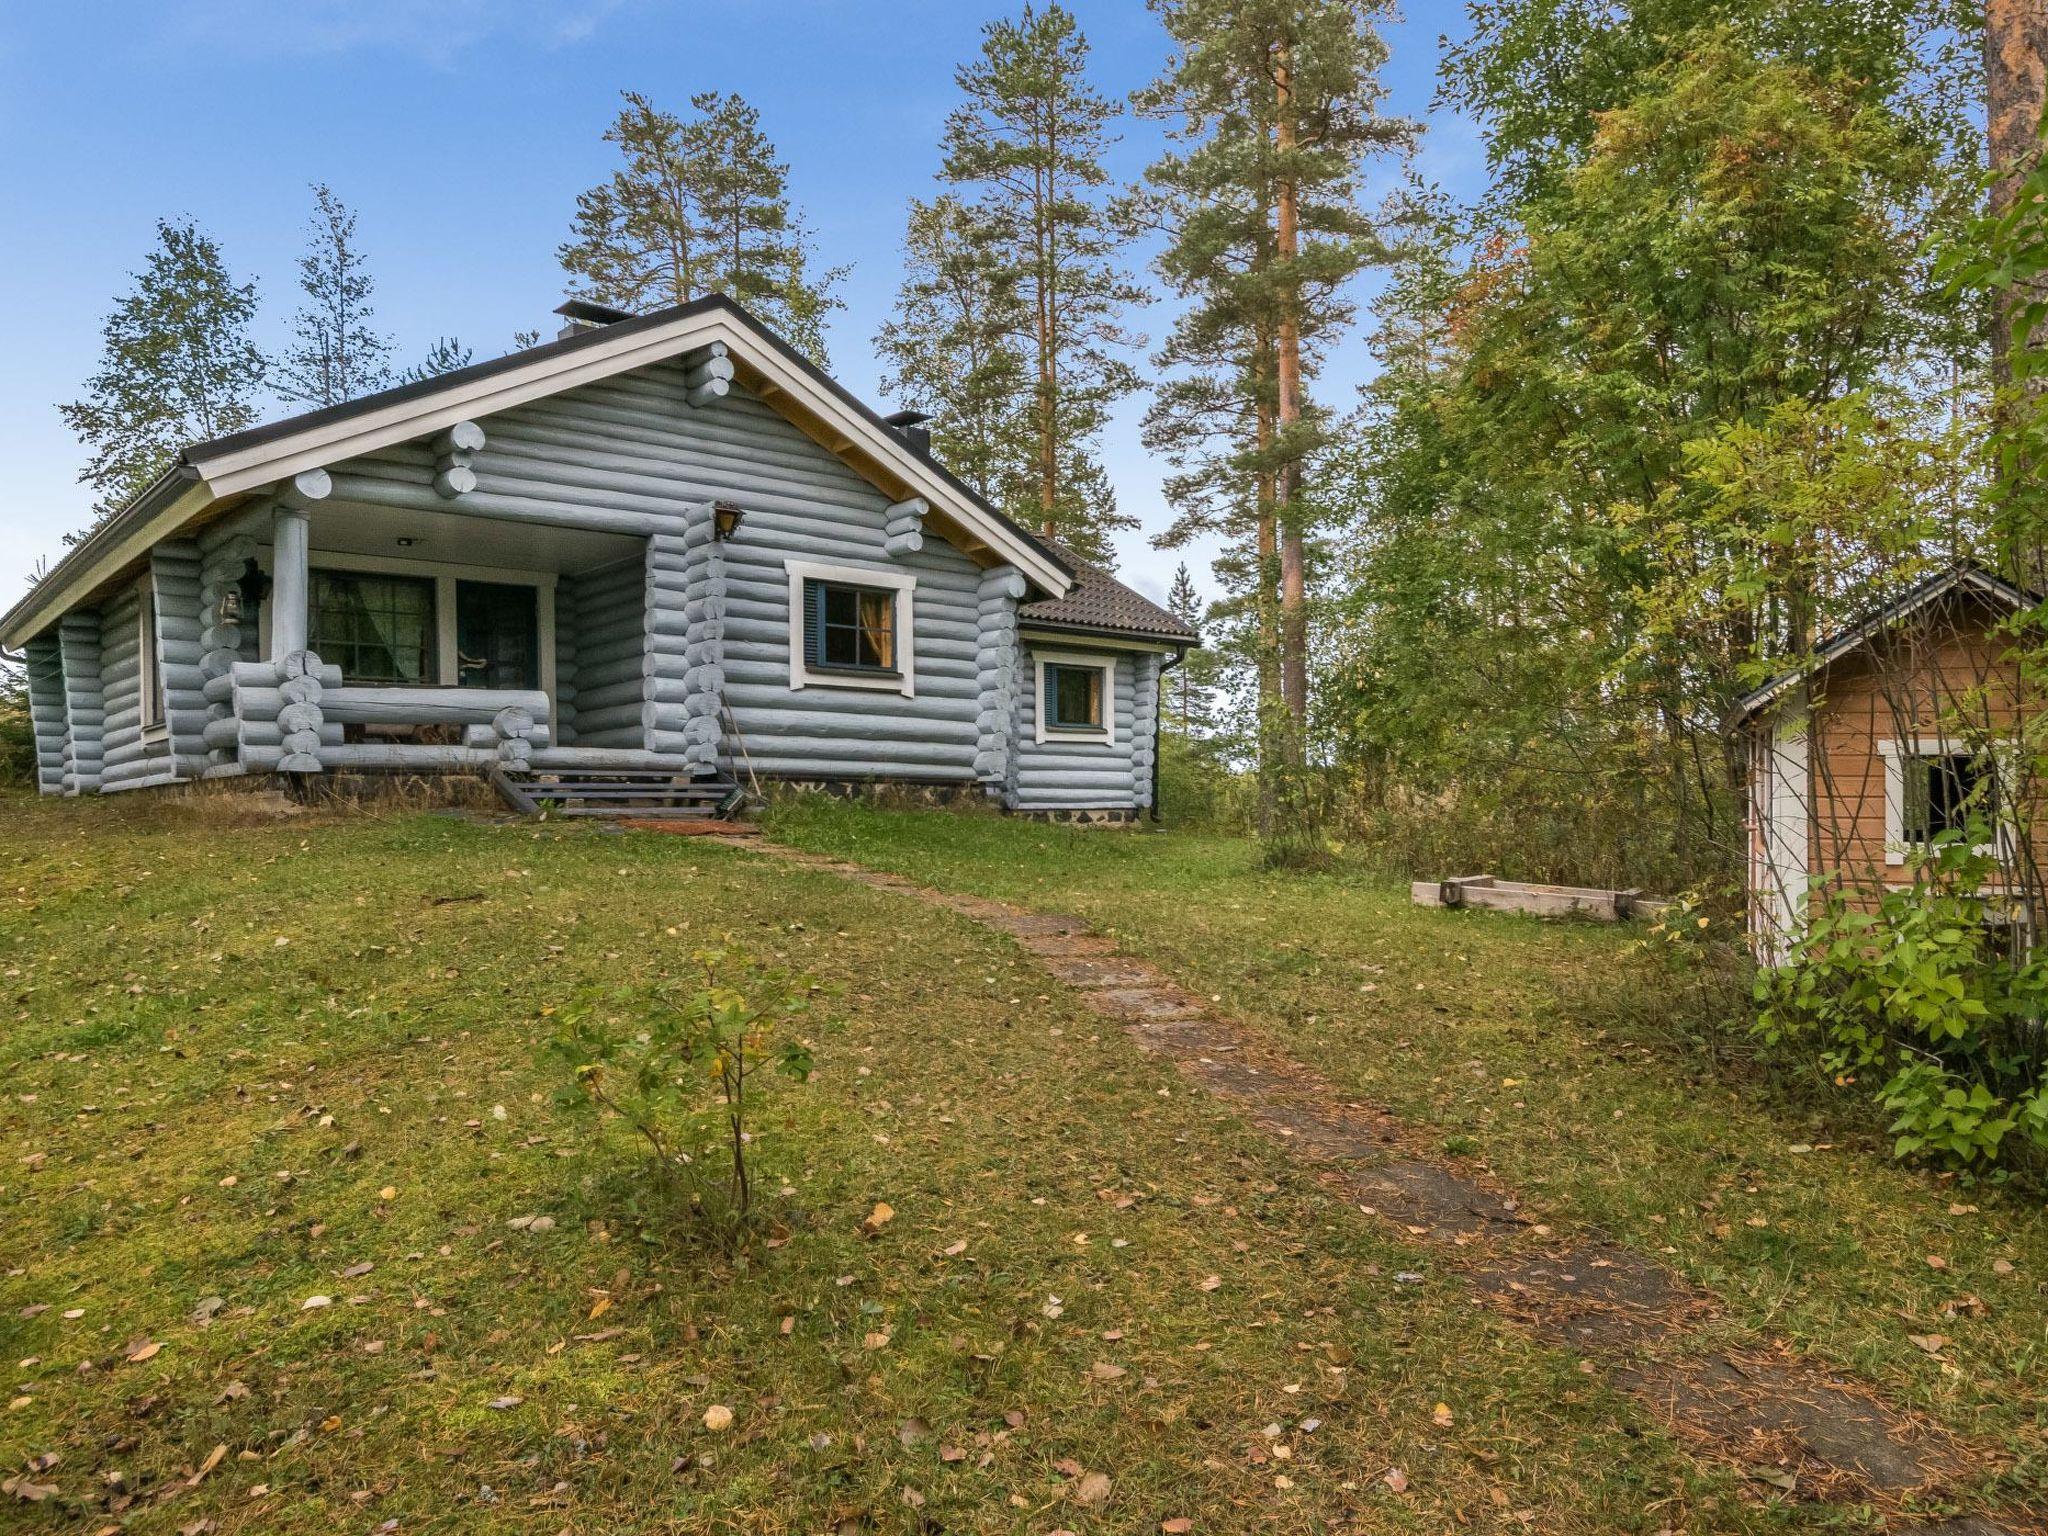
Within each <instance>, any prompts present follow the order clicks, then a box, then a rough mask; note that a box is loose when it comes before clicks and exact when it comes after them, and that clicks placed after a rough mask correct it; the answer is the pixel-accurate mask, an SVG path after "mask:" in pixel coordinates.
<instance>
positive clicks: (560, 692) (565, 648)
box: [555, 576, 582, 747]
mask: <svg viewBox="0 0 2048 1536" xmlns="http://www.w3.org/2000/svg"><path fill="white" fill-rule="evenodd" d="M579 590H580V589H579V588H578V586H577V583H576V578H575V577H573V576H563V577H561V578H559V579H558V580H557V581H556V582H555V741H556V743H557V744H558V745H561V746H565V747H566V746H573V745H575V742H576V677H577V659H578V656H579V652H578V649H577V625H578V622H579V615H580V614H581V613H582V601H581V598H580V596H579Z"/></svg>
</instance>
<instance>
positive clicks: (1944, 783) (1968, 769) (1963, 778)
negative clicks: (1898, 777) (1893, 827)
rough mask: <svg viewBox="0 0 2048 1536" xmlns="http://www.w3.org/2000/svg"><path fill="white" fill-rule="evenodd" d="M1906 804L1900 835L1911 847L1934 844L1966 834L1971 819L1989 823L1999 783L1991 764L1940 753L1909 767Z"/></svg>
mask: <svg viewBox="0 0 2048 1536" xmlns="http://www.w3.org/2000/svg"><path fill="white" fill-rule="evenodd" d="M1904 769H1905V783H1906V803H1905V807H1904V815H1903V816H1902V817H1901V818H1900V820H1901V826H1900V832H1901V834H1902V835H1903V837H1904V838H1905V840H1906V841H1907V842H1909V843H1926V842H1931V841H1933V839H1934V838H1935V837H1937V836H1939V835H1940V834H1941V833H1943V832H1963V831H1966V830H1967V829H1968V826H1969V823H1970V820H1971V818H1973V817H1975V818H1978V819H1980V820H1987V821H1988V820H1989V819H1990V818H1991V817H1992V815H1993V814H1994V811H1995V809H1996V807H1995V806H1994V804H1993V798H1992V797H1993V793H1994V791H1995V787H1996V785H1995V780H1994V776H1993V774H1992V772H1991V764H1990V762H1989V760H1988V759H1987V758H1986V757H1985V756H1984V755H1982V754H1976V753H1969V752H1935V753H1924V754H1919V755H1915V756H1912V757H1908V758H1907V759H1906V760H1905V763H1904Z"/></svg>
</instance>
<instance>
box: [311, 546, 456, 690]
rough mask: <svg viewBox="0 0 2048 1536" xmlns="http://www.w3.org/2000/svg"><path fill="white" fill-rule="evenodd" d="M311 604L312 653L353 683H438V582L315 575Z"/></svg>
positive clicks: (350, 574) (346, 573) (352, 573)
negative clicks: (435, 626) (436, 633)
mask: <svg viewBox="0 0 2048 1536" xmlns="http://www.w3.org/2000/svg"><path fill="white" fill-rule="evenodd" d="M307 598H308V601H307V614H306V631H307V639H306V644H307V647H308V648H309V649H310V650H312V651H313V652H314V653H315V654H316V655H318V656H319V658H320V659H321V660H322V661H325V662H331V663H332V664H333V665H335V666H337V667H340V668H341V675H342V676H343V677H344V678H346V679H347V680H348V681H349V682H351V683H431V682H434V681H435V680H436V678H435V672H436V667H435V657H436V652H437V650H438V641H437V639H436V635H435V628H434V583H433V582H432V581H430V580H427V579H425V578H422V577H417V576H379V575H373V574H370V573H368V572H359V571H314V572H312V573H311V586H310V590H309V592H308V594H307Z"/></svg>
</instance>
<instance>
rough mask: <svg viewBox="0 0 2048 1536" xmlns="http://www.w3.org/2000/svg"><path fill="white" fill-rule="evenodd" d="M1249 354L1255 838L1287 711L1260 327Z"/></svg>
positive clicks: (1268, 366) (1269, 816) (1265, 343)
mask: <svg viewBox="0 0 2048 1536" xmlns="http://www.w3.org/2000/svg"><path fill="white" fill-rule="evenodd" d="M1252 345H1253V354H1252V402H1253V403H1252V416H1253V432H1254V434H1255V441H1256V443H1257V447H1258V469H1257V472H1256V473H1255V475H1254V477H1253V502H1254V512H1255V516H1256V520H1257V541H1258V565H1257V567H1256V570H1255V571H1254V575H1253V587H1252V603H1253V612H1254V614H1255V615H1256V616H1257V631H1256V632H1257V637H1258V648H1259V650H1258V737H1259V835H1260V836H1261V837H1270V836H1271V835H1272V833H1273V825H1274V819H1275V817H1274V813H1275V810H1276V807H1277V805H1278V800H1279V797H1278V795H1277V794H1276V793H1275V786H1276V785H1277V783H1278V775H1279V772H1280V766H1281V759H1282V756H1283V747H1282V744H1281V743H1280V742H1279V741H1278V740H1277V739H1276V738H1277V737H1278V736H1279V735H1280V728H1279V727H1280V721H1281V718H1282V717H1283V716H1284V715H1285V714H1286V706H1285V705H1284V704H1283V702H1282V701H1281V697H1280V667H1279V659H1280V630H1279V622H1278V604H1277V603H1276V602H1275V600H1274V599H1275V589H1276V578H1277V576H1278V572H1279V564H1280V559H1279V525H1278V522H1277V519H1276V517H1275V515H1274V504H1275V502H1276V500H1277V499H1278V498H1277V489H1276V480H1275V476H1274V471H1273V437H1274V422H1275V416H1276V414H1277V413H1276V411H1275V409H1274V394H1273V342H1272V337H1271V335H1270V334H1268V332H1267V330H1266V328H1265V327H1264V326H1263V325H1262V326H1260V327H1259V333H1258V336H1257V338H1256V340H1255V341H1254V342H1253V344H1252Z"/></svg>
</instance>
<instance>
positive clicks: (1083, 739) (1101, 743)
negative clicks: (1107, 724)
mask: <svg viewBox="0 0 2048 1536" xmlns="http://www.w3.org/2000/svg"><path fill="white" fill-rule="evenodd" d="M1039 738H1040V739H1039V744H1040V745H1041V746H1048V747H1049V746H1051V745H1052V744H1053V743H1054V742H1058V743H1059V744H1060V745H1061V746H1063V747H1113V746H1115V745H1116V738H1115V737H1113V736H1111V735H1110V733H1109V732H1108V731H1107V730H1106V729H1104V728H1103V727H1102V726H1099V725H1048V726H1046V727H1045V728H1044V730H1043V731H1041V732H1040V733H1039Z"/></svg>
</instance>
